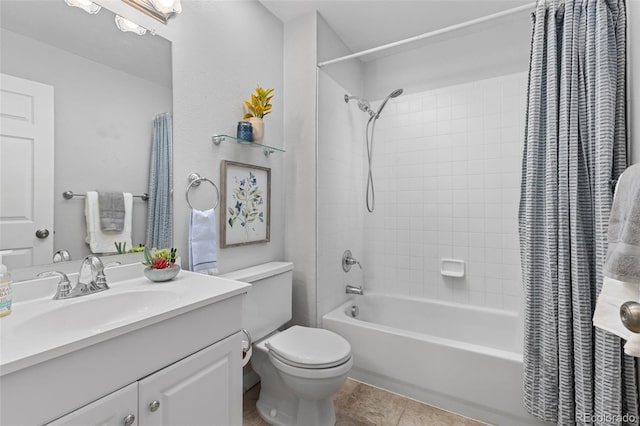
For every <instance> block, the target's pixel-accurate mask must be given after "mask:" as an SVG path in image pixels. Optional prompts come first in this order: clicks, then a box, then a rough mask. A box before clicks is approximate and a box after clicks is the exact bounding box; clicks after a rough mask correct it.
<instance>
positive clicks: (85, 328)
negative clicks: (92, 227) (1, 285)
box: [0, 265, 251, 376]
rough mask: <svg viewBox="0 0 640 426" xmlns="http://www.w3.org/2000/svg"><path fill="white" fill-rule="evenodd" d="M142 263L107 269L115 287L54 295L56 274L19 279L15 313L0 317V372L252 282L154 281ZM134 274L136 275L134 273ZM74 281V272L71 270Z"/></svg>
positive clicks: (183, 276)
mask: <svg viewBox="0 0 640 426" xmlns="http://www.w3.org/2000/svg"><path fill="white" fill-rule="evenodd" d="M142 269H143V267H141V265H124V266H120V267H116V268H109V269H107V270H106V275H107V281H108V284H109V286H110V287H111V288H110V289H109V290H106V291H102V292H100V293H96V294H92V295H87V296H81V297H76V298H72V299H65V300H53V299H52V297H53V294H54V293H55V289H56V285H57V281H58V280H57V278H46V279H39V280H33V281H28V282H21V283H17V284H15V285H14V303H13V308H12V313H11V315H9V316H6V317H3V318H0V376H4V375H7V374H10V373H13V372H15V371H18V370H21V369H23V368H27V367H30V366H32V365H35V364H38V363H41V362H44V361H47V360H49V359H52V358H55V357H58V356H61V355H65V354H68V353H70V352H73V351H77V350H79V349H82V348H84V347H87V346H90V345H94V344H96V343H99V342H102V341H105V340H108V339H111V338H114V337H117V336H120V335H122V334H125V333H129V332H131V331H134V330H137V329H140V328H142V327H146V326H149V325H152V324H155V323H158V322H160V321H164V320H167V319H170V318H173V317H176V316H178V315H180V314H183V313H186V312H189V311H192V310H195V309H198V308H201V307H203V306H206V305H209V304H212V303H216V302H219V301H222V300H225V299H228V298H230V297H233V296H237V295H240V294H243V293H246V292H247V291H248V290H249V289H250V288H251V285H250V284H246V283H243V282H239V281H233V280H229V279H225V278H220V277H214V276H207V275H202V274H196V273H193V272H189V271H184V270H183V271H181V272H180V274H179V275H178V276H177V277H176V278H175V279H174V280H172V281H168V282H164V283H153V282H151V281H149V280H147V279H146V278H145V277H144V276H143V274H142ZM131 277H135V278H131ZM69 278H70V280H71V282H72V283H74V284H75V277H73V276H71V275H70V276H69Z"/></svg>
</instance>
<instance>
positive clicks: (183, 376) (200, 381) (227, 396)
mask: <svg viewBox="0 0 640 426" xmlns="http://www.w3.org/2000/svg"><path fill="white" fill-rule="evenodd" d="M240 347H241V337H240V333H236V334H234V335H232V336H230V337H228V338H226V339H224V340H222V341H220V342H218V343H216V344H214V345H211V346H209V347H207V348H205V349H202V350H201V351H199V352H196V353H195V354H193V355H191V356H189V357H187V358H185V359H182V360H180V361H178V362H176V363H174V364H171V365H169V366H168V367H165V368H163V369H161V370H159V371H157V372H155V373H153V374H151V375H149V376H147V377H144V378H141V379H140V380H139V381H137V382H135V383H132V384H130V385H128V386H126V387H124V388H122V389H120V390H117V391H116V392H113V393H111V394H109V395H107V396H104V397H102V398H100V399H98V400H97V401H94V402H92V403H90V404H88V405H86V406H84V407H82V408H80V409H78V410H76V411H73V412H72V413H69V414H67V415H65V416H64V417H61V418H59V419H58V420H56V421H54V422H52V423H49V425H50V426H93V425H96V426H97V425H101V426H103V425H104V426H136V425H138V426H152V425H153V426H159V425H167V426H175V425H183V426H188V425H193V426H196V425H241V424H242V400H241V398H242V377H241V374H239V371H240V370H241V368H242V367H241V365H240V363H241V354H240V352H239V348H240Z"/></svg>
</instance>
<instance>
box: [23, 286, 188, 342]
mask: <svg viewBox="0 0 640 426" xmlns="http://www.w3.org/2000/svg"><path fill="white" fill-rule="evenodd" d="M179 298H180V295H179V294H178V293H176V292H175V291H166V290H155V289H151V290H149V289H140V290H127V291H122V292H119V293H109V292H108V291H105V292H103V293H100V294H95V295H91V296H85V297H78V298H75V299H73V300H70V302H71V303H66V304H65V303H57V302H62V301H60V300H52V301H46V303H42V305H43V306H42V308H43V309H42V311H39V312H37V313H36V314H34V315H33V316H31V317H27V318H25V319H24V321H21V322H18V323H17V324H16V326H15V327H14V328H13V333H14V334H16V335H17V336H22V337H24V338H40V337H42V335H47V334H52V333H54V334H69V333H78V332H79V331H87V332H91V333H99V332H101V331H104V330H108V329H110V328H113V327H115V326H117V325H118V324H124V323H126V322H128V321H132V320H135V319H136V318H140V317H144V315H145V314H146V313H149V312H152V311H153V310H154V309H162V308H163V307H167V306H169V305H170V304H171V303H172V302H176V301H177V299H179ZM42 302H45V301H42ZM35 309H36V310H38V309H37V308H35Z"/></svg>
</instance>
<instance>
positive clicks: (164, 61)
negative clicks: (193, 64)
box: [0, 0, 172, 270]
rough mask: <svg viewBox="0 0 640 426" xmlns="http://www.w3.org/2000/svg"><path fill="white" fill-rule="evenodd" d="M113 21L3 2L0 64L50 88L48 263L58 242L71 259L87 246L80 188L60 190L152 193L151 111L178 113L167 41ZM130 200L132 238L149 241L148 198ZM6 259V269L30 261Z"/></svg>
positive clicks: (56, 4)
mask: <svg viewBox="0 0 640 426" xmlns="http://www.w3.org/2000/svg"><path fill="white" fill-rule="evenodd" d="M114 20H115V16H114V14H113V13H112V12H111V11H109V10H107V9H105V8H102V10H100V12H99V13H97V14H95V15H91V14H88V13H86V12H85V11H83V10H81V9H78V8H75V7H69V6H67V5H66V4H65V2H64V0H42V1H39V0H33V1H24V0H2V2H0V27H1V28H0V31H1V34H0V55H1V56H0V72H1V73H3V74H7V75H10V76H15V77H20V78H22V79H26V80H31V81H35V82H39V83H44V84H46V85H49V86H52V87H53V91H54V93H53V109H54V152H55V155H54V158H52V159H51V161H52V164H53V167H52V172H51V174H50V178H51V179H52V180H53V192H54V193H53V203H52V205H51V206H50V208H51V209H52V210H53V217H54V221H53V232H51V233H50V234H51V236H49V237H48V238H53V251H52V253H51V257H50V258H49V259H48V261H47V262H44V263H48V262H51V261H52V259H53V253H55V252H56V251H57V250H62V249H65V250H68V251H69V253H70V254H71V258H72V259H73V260H80V259H82V258H83V257H84V256H85V255H87V254H88V253H89V252H90V250H89V246H88V245H87V244H86V243H85V236H86V222H85V218H84V197H78V196H76V197H74V198H72V199H69V200H67V199H65V198H63V196H62V194H63V192H65V191H72V192H73V193H75V194H86V192H87V191H91V190H99V191H118V192H120V191H122V192H130V193H132V194H133V195H142V194H144V193H146V192H148V181H149V163H150V155H151V139H152V130H153V118H154V116H155V115H156V114H160V113H165V112H172V82H171V79H172V75H171V43H170V42H169V41H168V40H166V39H164V38H162V37H160V36H157V35H152V34H150V33H149V32H147V34H146V35H144V36H138V35H136V34H133V33H123V32H121V31H120V30H118V29H117V28H116V25H115V23H114ZM4 181H5V182H4V183H2V185H6V184H8V183H7V182H6V181H7V179H4ZM133 200H134V201H133V209H132V217H133V224H132V243H133V244H138V243H144V240H145V233H146V217H147V202H146V201H144V200H143V199H141V198H134V199H133ZM3 201H6V200H3ZM5 204H6V203H5ZM50 231H51V230H50ZM127 248H129V247H127ZM25 258H26V257H25ZM5 259H7V262H6V263H7V266H8V267H9V268H10V270H11V269H15V268H19V267H24V266H29V265H28V264H25V261H24V260H20V258H19V257H16V258H12V257H5ZM14 259H17V260H15V261H14V264H11V260H14ZM20 262H22V264H21V263H20ZM34 263H43V262H34Z"/></svg>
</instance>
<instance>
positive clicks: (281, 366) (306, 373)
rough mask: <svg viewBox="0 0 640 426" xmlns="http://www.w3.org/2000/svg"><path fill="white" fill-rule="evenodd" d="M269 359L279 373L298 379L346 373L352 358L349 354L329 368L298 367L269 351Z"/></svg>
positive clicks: (338, 375)
mask: <svg viewBox="0 0 640 426" xmlns="http://www.w3.org/2000/svg"><path fill="white" fill-rule="evenodd" d="M269 360H270V361H271V364H273V366H274V367H275V368H276V370H279V371H280V372H281V373H285V374H288V375H290V376H293V377H297V378H299V379H316V380H319V379H333V378H336V377H340V376H342V375H346V374H347V373H349V371H350V370H351V367H353V358H352V357H351V356H349V358H347V360H346V361H345V362H344V363H342V364H340V365H337V366H335V367H330V368H300V367H294V366H292V365H289V364H287V363H285V362H283V361H280V360H279V359H278V358H276V357H275V356H274V353H273V352H269Z"/></svg>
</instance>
